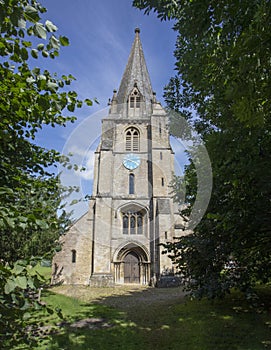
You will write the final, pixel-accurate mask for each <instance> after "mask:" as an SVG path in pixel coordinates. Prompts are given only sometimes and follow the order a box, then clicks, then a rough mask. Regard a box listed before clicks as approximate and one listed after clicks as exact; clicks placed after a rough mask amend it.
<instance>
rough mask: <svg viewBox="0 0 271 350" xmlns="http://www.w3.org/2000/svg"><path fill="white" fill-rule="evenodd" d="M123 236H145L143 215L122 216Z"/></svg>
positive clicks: (129, 214)
mask: <svg viewBox="0 0 271 350" xmlns="http://www.w3.org/2000/svg"><path fill="white" fill-rule="evenodd" d="M122 230H123V234H130V235H135V234H137V235H142V234H143V214H142V213H141V212H132V211H129V212H126V213H123V214H122Z"/></svg>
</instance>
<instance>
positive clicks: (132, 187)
mask: <svg viewBox="0 0 271 350" xmlns="http://www.w3.org/2000/svg"><path fill="white" fill-rule="evenodd" d="M129 194H135V175H134V174H129Z"/></svg>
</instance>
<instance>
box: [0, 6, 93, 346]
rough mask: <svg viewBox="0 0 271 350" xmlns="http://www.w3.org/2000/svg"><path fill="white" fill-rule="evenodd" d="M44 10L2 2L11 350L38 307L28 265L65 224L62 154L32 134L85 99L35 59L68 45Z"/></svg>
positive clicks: (0, 276) (0, 105)
mask: <svg viewBox="0 0 271 350" xmlns="http://www.w3.org/2000/svg"><path fill="white" fill-rule="evenodd" d="M45 12H46V9H45V8H44V7H43V6H42V5H41V4H39V3H38V2H37V1H36V0H31V1H30V0H20V1H18V0H1V1H0V32H1V36H0V56H1V59H0V77H1V78H0V79H1V84H0V117H1V118H0V158H1V167H0V232H1V241H0V259H1V260H0V261H1V266H0V286H1V298H0V316H1V317H0V325H1V329H3V330H4V331H5V332H4V335H3V339H1V340H2V341H3V344H4V345H5V344H7V343H8V345H7V348H10V347H11V345H12V342H13V341H14V342H16V341H20V339H21V338H20V336H22V335H25V334H24V329H23V327H22V325H23V324H24V320H25V318H26V317H25V314H26V312H29V311H31V310H33V309H35V303H34V302H33V300H32V299H31V298H30V296H31V293H32V294H33V293H35V290H36V289H37V288H39V286H40V282H39V279H38V278H37V277H33V276H32V277H31V276H30V275H29V273H28V271H29V270H28V268H27V265H28V263H29V262H30V260H31V259H32V256H39V257H41V256H43V255H45V254H48V253H50V252H51V253H52V249H53V248H54V247H55V244H56V240H57V238H58V236H59V234H60V233H62V232H64V231H65V227H66V226H67V223H68V215H67V214H66V213H65V210H64V208H63V207H61V196H63V195H64V193H65V192H66V189H63V188H62V187H61V185H60V183H59V179H58V177H57V175H56V174H55V173H54V171H53V170H52V168H53V166H56V164H57V163H58V162H61V161H62V160H63V159H64V158H63V156H61V155H60V154H59V153H58V152H57V151H55V150H53V149H45V148H43V147H40V146H38V145H37V144H36V143H35V136H36V134H37V132H38V131H39V130H41V129H42V128H43V126H45V125H49V126H52V127H54V126H56V125H59V126H65V124H66V123H68V122H73V121H74V120H75V117H74V116H70V113H67V111H68V112H73V111H74V110H75V108H77V107H81V106H82V103H83V101H81V100H79V99H78V96H77V93H76V92H75V91H72V90H69V85H70V84H71V82H72V80H73V79H74V78H73V76H72V75H67V76H62V77H58V76H57V74H55V73H50V72H49V71H48V70H43V69H42V68H39V67H38V66H36V64H35V61H36V62H37V64H41V63H42V60H43V59H47V58H48V59H54V58H56V57H57V56H58V55H59V50H60V48H61V46H67V45H69V40H68V39H67V38H66V37H64V36H58V35H57V34H56V31H57V27H56V26H55V25H54V24H53V23H52V22H51V21H49V20H43V18H44V16H45ZM85 102H86V103H87V104H88V105H91V103H92V102H91V101H90V100H89V99H86V101H85ZM65 113H67V114H68V115H67V116H65ZM65 161H67V159H65ZM57 210H60V212H59V213H60V214H59V215H57ZM61 211H62V214H61ZM18 261H19V262H18ZM31 261H32V263H33V259H32V260H31ZM16 337H17V338H16Z"/></svg>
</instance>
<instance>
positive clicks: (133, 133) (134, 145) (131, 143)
mask: <svg viewBox="0 0 271 350" xmlns="http://www.w3.org/2000/svg"><path fill="white" fill-rule="evenodd" d="M125 149H126V151H130V152H132V151H134V152H137V151H139V131H138V130H137V129H136V128H129V129H128V130H127V131H126V136H125Z"/></svg>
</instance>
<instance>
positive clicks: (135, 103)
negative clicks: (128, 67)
mask: <svg viewBox="0 0 271 350" xmlns="http://www.w3.org/2000/svg"><path fill="white" fill-rule="evenodd" d="M140 102H141V98H140V95H139V93H138V91H137V90H136V89H135V90H134V91H133V92H132V94H131V95H130V98H129V105H130V106H129V107H130V108H132V109H134V108H140Z"/></svg>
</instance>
